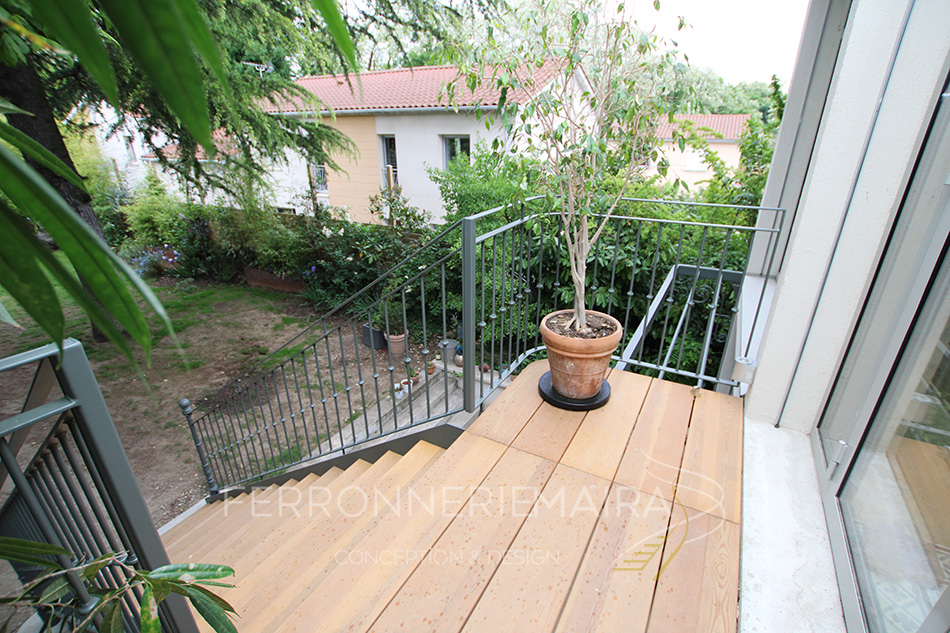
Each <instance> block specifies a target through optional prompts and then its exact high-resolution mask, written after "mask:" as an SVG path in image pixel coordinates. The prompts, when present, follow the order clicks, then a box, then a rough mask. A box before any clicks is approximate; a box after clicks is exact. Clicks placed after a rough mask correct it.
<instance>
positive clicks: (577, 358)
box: [541, 310, 623, 400]
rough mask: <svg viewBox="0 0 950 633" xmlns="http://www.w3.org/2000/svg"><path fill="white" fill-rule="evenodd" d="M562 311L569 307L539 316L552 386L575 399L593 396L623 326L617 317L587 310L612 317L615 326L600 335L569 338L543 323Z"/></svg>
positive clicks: (602, 380)
mask: <svg viewBox="0 0 950 633" xmlns="http://www.w3.org/2000/svg"><path fill="white" fill-rule="evenodd" d="M563 312H570V311H569V310H557V311H556V312H551V313H550V314H546V315H544V318H542V319H541V340H543V341H544V345H545V346H546V347H547V348H548V364H549V365H550V367H551V383H552V385H553V386H554V390H555V391H557V392H558V393H559V394H561V395H562V396H564V397H565V398H572V399H574V400H585V399H587V398H593V397H594V396H595V395H597V392H599V391H600V386H601V384H602V383H603V382H604V377H605V376H606V375H607V368H608V367H609V365H610V356H611V354H613V352H614V350H615V349H617V345H618V344H619V343H620V339H621V338H622V337H623V327H621V325H620V321H618V320H617V319H615V318H613V317H612V316H610V315H609V314H604V313H603V312H595V311H593V310H588V311H587V314H588V315H592V314H596V315H598V316H601V317H604V318H607V319H609V320H610V321H613V322H614V323H615V324H616V326H617V330H616V331H615V332H614V333H613V334H611V335H609V336H605V337H603V338H595V339H584V338H571V337H569V336H563V335H561V334H557V333H555V332H553V331H552V330H550V329H548V326H547V325H546V323H547V320H548V317H549V316H551V315H552V314H560V313H563Z"/></svg>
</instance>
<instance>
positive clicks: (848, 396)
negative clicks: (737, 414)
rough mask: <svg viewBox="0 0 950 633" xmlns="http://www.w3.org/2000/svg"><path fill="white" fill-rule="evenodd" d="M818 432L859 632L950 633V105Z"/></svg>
mask: <svg viewBox="0 0 950 633" xmlns="http://www.w3.org/2000/svg"><path fill="white" fill-rule="evenodd" d="M942 101H943V102H944V103H943V104H942V105H941V107H940V108H939V109H938V112H937V115H936V117H935V119H934V121H933V124H932V126H931V129H930V131H929V135H928V138H927V141H926V143H925V145H924V149H923V152H922V155H921V159H920V161H919V163H918V165H917V168H916V170H915V173H914V175H913V177H912V179H911V182H910V183H909V185H908V189H907V193H906V196H905V199H904V202H903V204H902V206H901V209H900V212H899V214H898V216H897V219H896V221H895V225H894V228H893V230H892V235H891V237H890V239H889V242H888V245H887V247H886V250H885V252H884V254H883V257H882V260H881V265H880V268H879V271H878V273H877V276H876V278H875V280H874V283H873V286H872V288H871V290H870V293H869V297H868V301H867V303H866V305H865V307H864V310H863V313H862V315H861V318H860V321H859V323H858V326H857V328H856V331H855V335H854V337H853V339H852V341H851V344H850V347H849V349H848V352H847V354H846V356H845V359H844V362H843V364H842V369H841V371H840V373H839V375H838V378H837V381H836V383H835V386H834V388H833V390H832V395H831V397H830V399H829V401H828V404H827V406H826V409H825V412H824V414H823V416H822V420H821V422H820V424H819V425H818V428H817V429H816V431H815V434H814V437H813V439H814V445H815V449H816V451H815V452H816V455H817V456H818V463H819V472H820V473H821V477H820V479H821V484H822V494H823V498H824V504H825V511H826V516H827V518H828V523H829V528H830V534H831V539H832V548H833V552H834V556H835V566H836V570H837V572H838V577H839V583H840V585H841V592H842V602H843V604H844V607H845V616H846V620H847V624H848V629H849V631H871V632H873V633H927V632H939V633H947V631H950V593H948V592H947V587H948V584H950V256H948V254H947V250H948V245H950V173H948V172H950V135H948V121H950V112H948V110H950V107H948V104H947V103H946V102H947V101H948V99H947V98H946V96H945V97H944V99H943V100H942Z"/></svg>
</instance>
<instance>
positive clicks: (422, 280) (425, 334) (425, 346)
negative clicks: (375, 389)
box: [419, 273, 432, 418]
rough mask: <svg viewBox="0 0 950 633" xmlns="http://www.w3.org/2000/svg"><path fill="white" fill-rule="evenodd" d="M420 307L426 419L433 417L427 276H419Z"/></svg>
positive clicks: (420, 371)
mask: <svg viewBox="0 0 950 633" xmlns="http://www.w3.org/2000/svg"><path fill="white" fill-rule="evenodd" d="M419 305H420V307H421V310H422V369H420V370H419V376H421V378H420V380H424V381H425V383H426V387H425V389H426V415H425V417H426V418H431V417H432V400H431V398H430V395H429V330H428V328H427V327H426V276H425V273H422V274H421V275H419Z"/></svg>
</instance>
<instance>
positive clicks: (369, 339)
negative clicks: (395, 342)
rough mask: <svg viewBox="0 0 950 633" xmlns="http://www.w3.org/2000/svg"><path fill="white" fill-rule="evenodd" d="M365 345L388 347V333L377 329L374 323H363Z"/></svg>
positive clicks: (374, 347)
mask: <svg viewBox="0 0 950 633" xmlns="http://www.w3.org/2000/svg"><path fill="white" fill-rule="evenodd" d="M363 345H365V346H366V347H372V348H373V349H386V335H385V334H384V333H383V331H382V330H377V329H376V328H374V327H373V324H372V323H364V324H363Z"/></svg>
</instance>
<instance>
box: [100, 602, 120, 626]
mask: <svg viewBox="0 0 950 633" xmlns="http://www.w3.org/2000/svg"><path fill="white" fill-rule="evenodd" d="M99 632H100V633H125V623H124V622H122V610H121V609H120V608H119V601H118V600H113V601H112V602H111V603H109V606H108V607H106V608H105V609H104V610H103V612H102V624H101V625H100V626H99Z"/></svg>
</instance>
